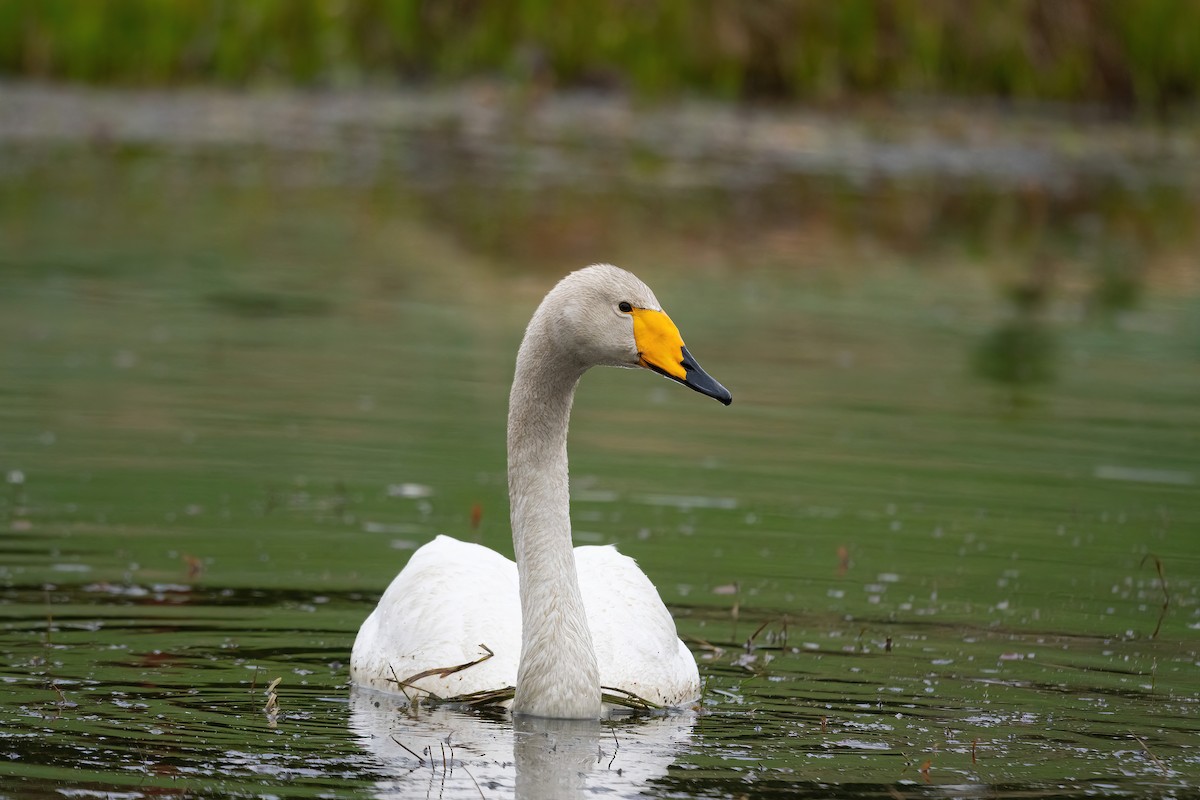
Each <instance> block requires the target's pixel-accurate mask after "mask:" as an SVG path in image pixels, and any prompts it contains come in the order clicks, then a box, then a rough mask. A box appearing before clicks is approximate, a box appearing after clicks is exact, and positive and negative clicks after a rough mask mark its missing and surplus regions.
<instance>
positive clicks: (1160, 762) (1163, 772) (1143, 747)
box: [1133, 736, 1171, 775]
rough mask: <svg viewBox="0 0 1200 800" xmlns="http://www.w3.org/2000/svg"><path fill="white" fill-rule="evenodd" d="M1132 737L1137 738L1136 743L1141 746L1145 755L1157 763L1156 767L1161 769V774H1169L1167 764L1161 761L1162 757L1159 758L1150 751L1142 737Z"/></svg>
mask: <svg viewBox="0 0 1200 800" xmlns="http://www.w3.org/2000/svg"><path fill="white" fill-rule="evenodd" d="M1133 738H1134V739H1137V743H1138V744H1140V745H1141V746H1142V749H1143V750H1145V751H1146V755H1148V756H1150V760H1151V761H1153V762H1154V763H1155V764H1157V765H1158V768H1159V769H1160V770H1162V774H1163V775H1170V774H1171V771H1170V770H1169V769H1167V765H1166V764H1164V763H1163V762H1162V759H1160V758H1159V757H1158V756H1156V755H1154V753H1151V752H1150V748H1149V747H1147V746H1146V743H1145V742H1144V741H1143V740H1142V738H1141V737H1140V736H1135V737H1133Z"/></svg>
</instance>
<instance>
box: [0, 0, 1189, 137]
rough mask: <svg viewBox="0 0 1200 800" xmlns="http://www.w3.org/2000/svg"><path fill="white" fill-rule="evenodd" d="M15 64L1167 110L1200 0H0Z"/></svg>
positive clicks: (3, 62)
mask: <svg viewBox="0 0 1200 800" xmlns="http://www.w3.org/2000/svg"><path fill="white" fill-rule="evenodd" d="M0 75H7V76H29V77H35V78H48V79H59V80H71V81H84V82H93V83H119V84H135V85H176V84H181V83H202V84H207V83H217V84H224V85H246V84H262V83H267V84H275V83H278V84H287V85H301V86H321V87H325V86H342V85H361V84H388V83H395V82H399V81H413V80H420V81H432V82H438V81H451V80H460V79H463V78H468V77H476V76H502V77H505V78H508V79H511V80H514V81H518V82H528V83H530V84H532V85H537V86H541V85H552V86H581V85H584V86H595V85H601V86H612V87H618V88H622V89H626V90H629V91H631V92H633V93H635V94H637V95H640V96H645V97H662V96H672V95H679V94H683V93H690V94H700V95H705V96H715V97H720V98H737V99H742V98H758V97H766V98H771V99H779V100H792V99H800V100H817V101H826V102H827V101H842V100H850V99H858V98H861V97H873V96H881V95H888V94H892V93H897V92H902V93H918V94H953V95H967V96H986V97H997V98H1011V99H1021V100H1032V101H1064V102H1086V103H1096V104H1102V105H1106V106H1109V107H1113V108H1117V109H1125V110H1131V111H1137V112H1148V113H1151V114H1161V113H1165V112H1170V111H1171V110H1173V109H1176V108H1178V107H1180V106H1182V105H1187V104H1190V103H1192V102H1194V101H1195V100H1196V98H1197V89H1198V86H1200V3H1198V2H1195V1H1194V0H1139V2H1125V1H1123V0H878V2H876V1H875V0H838V2H832V3H831V2H828V0H756V1H755V2H753V3H746V2H741V1H740V0H655V2H649V3H648V2H642V1H641V0H576V2H572V3H549V2H545V1H544V0H506V2H487V0H105V2H87V3H83V2H78V1H77V0H0Z"/></svg>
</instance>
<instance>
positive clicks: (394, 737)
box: [391, 733, 425, 767]
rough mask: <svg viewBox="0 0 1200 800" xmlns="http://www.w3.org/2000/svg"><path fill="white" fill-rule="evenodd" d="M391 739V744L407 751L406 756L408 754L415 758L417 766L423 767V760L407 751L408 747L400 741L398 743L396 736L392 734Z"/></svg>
mask: <svg viewBox="0 0 1200 800" xmlns="http://www.w3.org/2000/svg"><path fill="white" fill-rule="evenodd" d="M391 739H392V741H393V742H395V743H396V744H398V745H400V746H401V747H403V748H404V749H405V750H407V751H408V754H409V755H410V756H412V757H413V758H415V759H416V760H417V763H418V764H420V765H421V766H422V767H423V766H425V759H423V758H421V757H420V756H419V755H417V754H416V753H414V752H413V751H412V750H409V749H408V745H406V744H405V743H404V742H402V741H400V740H399V739H397V738H396V734H394V733H393V734H392V735H391Z"/></svg>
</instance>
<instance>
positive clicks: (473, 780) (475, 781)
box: [462, 762, 487, 800]
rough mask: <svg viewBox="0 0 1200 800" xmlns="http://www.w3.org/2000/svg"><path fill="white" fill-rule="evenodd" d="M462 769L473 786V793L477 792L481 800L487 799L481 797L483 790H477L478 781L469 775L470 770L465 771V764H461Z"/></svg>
mask: <svg viewBox="0 0 1200 800" xmlns="http://www.w3.org/2000/svg"><path fill="white" fill-rule="evenodd" d="M462 768H463V772H465V773H467V777H468V778H470V779H471V783H473V784H475V791H477V792H479V797H480V798H482V800H487V798H485V797H483V789H480V788H479V781H477V780H475V776H474V775H472V774H471V770H469V769H467V765H466V762H464V763H463V765H462Z"/></svg>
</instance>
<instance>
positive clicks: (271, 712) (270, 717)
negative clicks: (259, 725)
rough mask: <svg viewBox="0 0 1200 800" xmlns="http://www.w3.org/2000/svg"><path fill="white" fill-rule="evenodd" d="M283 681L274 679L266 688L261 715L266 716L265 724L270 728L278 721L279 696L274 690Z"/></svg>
mask: <svg viewBox="0 0 1200 800" xmlns="http://www.w3.org/2000/svg"><path fill="white" fill-rule="evenodd" d="M282 681H283V678H276V679H275V680H273V681H271V683H270V684H269V685H268V686H267V703H266V705H264V706H263V713H265V714H266V715H267V724H268V725H270V726H271V727H272V728H274V727H275V726H276V724H277V723H278V721H279V695H278V694H276V693H275V689H276V688H277V687H278V686H279V684H280V683H281V682H282Z"/></svg>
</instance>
